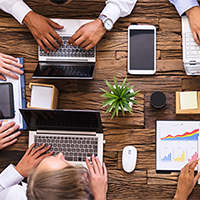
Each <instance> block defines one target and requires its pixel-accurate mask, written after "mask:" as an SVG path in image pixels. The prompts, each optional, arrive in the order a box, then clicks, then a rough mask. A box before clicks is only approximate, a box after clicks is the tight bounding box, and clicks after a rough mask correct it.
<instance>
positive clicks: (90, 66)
mask: <svg viewBox="0 0 200 200" xmlns="http://www.w3.org/2000/svg"><path fill="white" fill-rule="evenodd" d="M94 67H95V63H88V62H86V63H82V62H76V63H73V62H68V63H66V62H39V63H38V65H37V67H36V70H35V72H34V74H33V78H59V79H60V78H61V79H62V78H63V79H64V78H71V79H73V78H76V79H77V78H80V79H82V78H83V79H84V78H86V79H91V78H92V77H93V73H94Z"/></svg>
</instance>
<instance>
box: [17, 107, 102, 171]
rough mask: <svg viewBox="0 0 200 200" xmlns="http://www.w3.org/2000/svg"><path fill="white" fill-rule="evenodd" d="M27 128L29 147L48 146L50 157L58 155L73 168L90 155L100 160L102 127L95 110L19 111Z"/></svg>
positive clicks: (84, 164) (83, 162) (82, 162)
mask: <svg viewBox="0 0 200 200" xmlns="http://www.w3.org/2000/svg"><path fill="white" fill-rule="evenodd" d="M20 112H21V114H22V116H23V118H24V120H25V122H26V123H27V126H28V127H29V146H30V145H31V144H33V142H35V143H36V147H37V146H39V145H41V144H43V143H45V144H46V145H51V149H50V150H49V151H52V150H53V151H54V155H57V154H58V153H59V152H62V153H63V154H64V156H65V159H66V160H68V161H70V162H71V163H72V164H73V165H75V164H82V165H83V166H85V167H86V163H85V159H86V157H88V158H90V157H91V156H92V154H94V155H95V156H98V158H99V160H100V162H101V163H102V161H103V142H104V141H103V128H102V123H101V118H100V113H99V111H86V110H84V111H83V110H59V109H57V110H45V109H29V108H25V109H20Z"/></svg>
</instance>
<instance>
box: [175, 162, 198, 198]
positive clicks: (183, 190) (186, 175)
mask: <svg viewBox="0 0 200 200" xmlns="http://www.w3.org/2000/svg"><path fill="white" fill-rule="evenodd" d="M197 164H198V159H197V160H195V161H191V162H189V163H188V164H187V165H185V166H184V167H183V169H182V170H181V173H180V176H179V179H178V184H177V190H176V194H175V196H174V200H186V199H187V197H188V196H189V194H190V193H191V192H192V190H193V188H194V186H195V184H196V182H197V180H198V179H199V177H200V172H199V173H198V174H197V175H196V176H195V177H194V168H195V167H196V165H197Z"/></svg>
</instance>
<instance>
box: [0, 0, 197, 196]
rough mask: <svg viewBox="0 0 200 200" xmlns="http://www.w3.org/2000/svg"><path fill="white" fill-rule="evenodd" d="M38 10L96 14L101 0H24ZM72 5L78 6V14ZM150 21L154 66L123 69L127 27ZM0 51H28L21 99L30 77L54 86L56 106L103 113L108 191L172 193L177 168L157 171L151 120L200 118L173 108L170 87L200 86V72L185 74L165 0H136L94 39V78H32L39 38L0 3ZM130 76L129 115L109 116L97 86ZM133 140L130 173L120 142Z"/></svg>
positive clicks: (15, 153) (13, 153) (4, 159)
mask: <svg viewBox="0 0 200 200" xmlns="http://www.w3.org/2000/svg"><path fill="white" fill-rule="evenodd" d="M25 2H27V4H28V5H29V6H30V7H31V8H32V9H33V10H34V11H36V12H37V13H39V14H43V15H44V16H46V17H52V18H81V19H84V18H90V19H93V18H96V17H97V16H98V15H99V13H100V12H101V10H102V9H103V7H104V0H95V1H88V0H85V1H82V0H74V1H72V2H71V3H70V4H69V5H67V6H62V7H54V6H51V5H50V4H48V3H47V2H46V1H45V0H26V1H25ZM77 13H79V14H78V15H77ZM136 23H137V24H152V25H155V26H156V28H157V72H156V74H155V75H153V76H132V75H128V74H127V27H128V26H129V25H130V24H136ZM0 38H1V39H0V52H2V53H5V54H10V55H13V56H15V57H24V59H25V78H26V100H27V102H29V101H30V89H29V88H28V84H29V83H30V82H38V83H50V84H54V85H55V86H56V87H57V88H58V89H59V101H58V108H60V109H89V110H99V111H100V113H101V118H102V123H103V128H104V136H105V140H106V144H105V146H104V162H105V163H106V166H107V168H108V194H107V197H108V199H172V198H173V195H174V194H175V191H176V185H177V177H178V173H172V174H170V175H160V174H156V172H155V120H156V119H163V120H165V119H173V120H178V119H187V120H200V116H199V115H178V116H177V115H176V114H175V92H176V91H187V90H190V91H192V90H200V77H199V76H197V77H191V76H186V74H185V71H184V68H183V63H182V47H181V20H180V17H179V15H178V14H177V12H176V10H175V8H174V7H173V6H172V5H171V4H170V3H169V2H168V0H138V2H137V5H136V7H135V9H134V10H133V12H132V13H131V15H129V16H128V17H126V18H121V19H120V20H118V21H117V22H116V24H115V26H114V28H113V30H112V31H111V32H108V33H106V35H105V36H104V37H103V38H102V40H101V41H100V42H99V43H98V45H97V63H96V68H95V75H94V79H93V80H53V81H52V80H39V79H32V74H33V71H34V69H35V67H36V64H37V43H36V41H35V40H34V38H33V37H32V35H31V33H30V32H29V30H28V28H26V26H21V25H20V24H19V23H18V22H17V21H16V20H15V19H14V18H12V17H11V16H10V15H8V14H6V13H4V12H3V11H0ZM113 75H114V76H116V77H117V79H118V81H119V82H120V81H122V80H123V79H124V78H125V77H126V76H127V77H128V79H127V82H130V84H131V85H134V89H135V90H140V91H141V92H140V95H139V96H138V97H137V98H136V100H137V101H139V102H140V104H139V105H134V106H133V111H134V115H133V116H132V115H131V114H126V117H122V116H120V117H118V118H114V119H110V117H111V114H105V110H106V108H102V107H101V103H102V102H103V98H102V97H101V95H102V92H101V90H100V89H99V88H100V87H101V88H104V89H106V88H107V87H106V84H105V82H104V81H105V79H107V80H108V81H111V82H112V81H113V78H112V77H113ZM158 89H159V90H161V91H163V92H164V93H165V95H166V97H167V102H166V105H165V107H164V108H162V109H159V110H156V109H154V108H152V107H151V105H150V102H149V98H150V95H151V93H152V92H153V91H155V90H158ZM27 144H28V132H27V131H23V132H22V134H21V136H20V137H19V140H18V142H17V143H16V144H14V145H12V146H11V147H8V148H6V149H4V150H2V151H0V170H1V171H2V170H3V169H4V168H5V167H6V166H7V165H8V164H9V163H13V164H16V163H17V162H18V161H19V159H20V158H21V157H22V155H23V154H24V152H25V151H26V149H27ZM126 145H134V146H135V147H136V148H137V150H138V160H137V165H136V169H135V171H134V172H133V173H131V174H127V173H125V172H124V171H123V170H122V164H121V161H122V149H123V147H125V146H126ZM199 196H200V187H199V186H198V185H197V186H195V189H194V191H193V192H192V194H191V195H190V197H189V199H198V198H199Z"/></svg>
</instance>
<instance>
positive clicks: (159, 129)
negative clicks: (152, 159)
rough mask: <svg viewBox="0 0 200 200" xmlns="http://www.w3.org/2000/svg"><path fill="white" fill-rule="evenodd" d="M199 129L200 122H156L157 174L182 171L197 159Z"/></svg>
mask: <svg viewBox="0 0 200 200" xmlns="http://www.w3.org/2000/svg"><path fill="white" fill-rule="evenodd" d="M199 129H200V121H162V120H157V121H156V172H157V173H170V172H172V171H180V170H181V169H182V167H183V166H184V165H185V164H187V163H188V162H190V161H192V160H195V159H197V157H198V152H197V140H198V136H199ZM196 170H197V168H196Z"/></svg>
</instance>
